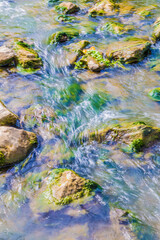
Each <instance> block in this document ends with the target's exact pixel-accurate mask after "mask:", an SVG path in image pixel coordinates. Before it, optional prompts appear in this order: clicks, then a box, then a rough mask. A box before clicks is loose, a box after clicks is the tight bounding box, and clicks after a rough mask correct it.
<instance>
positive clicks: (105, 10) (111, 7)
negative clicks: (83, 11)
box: [89, 0, 118, 17]
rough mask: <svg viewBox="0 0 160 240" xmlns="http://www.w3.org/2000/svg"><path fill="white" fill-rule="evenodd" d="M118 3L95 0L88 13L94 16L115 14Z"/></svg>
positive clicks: (107, 0)
mask: <svg viewBox="0 0 160 240" xmlns="http://www.w3.org/2000/svg"><path fill="white" fill-rule="evenodd" d="M117 9H118V5H117V4H116V3H114V2H113V1H111V0H102V1H100V2H97V3H96V4H95V5H94V6H93V7H92V8H91V9H89V15H90V16H92V17H95V16H110V15H114V14H116V12H117Z"/></svg>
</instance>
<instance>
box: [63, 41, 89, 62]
mask: <svg viewBox="0 0 160 240" xmlns="http://www.w3.org/2000/svg"><path fill="white" fill-rule="evenodd" d="M89 44H90V42H89V41H87V40H82V41H79V42H77V43H71V44H69V45H67V46H65V47H64V49H65V50H66V51H67V53H66V56H67V59H68V60H69V63H70V64H71V65H73V64H74V63H75V62H76V61H77V59H78V57H80V56H81V55H82V54H83V53H82V50H83V49H84V48H85V47H86V46H88V45H89Z"/></svg>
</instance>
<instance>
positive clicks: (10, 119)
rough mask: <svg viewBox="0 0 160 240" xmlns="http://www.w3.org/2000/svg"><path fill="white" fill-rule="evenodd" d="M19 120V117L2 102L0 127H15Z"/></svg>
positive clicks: (0, 104) (0, 103) (0, 105)
mask: <svg viewBox="0 0 160 240" xmlns="http://www.w3.org/2000/svg"><path fill="white" fill-rule="evenodd" d="M17 120H18V116H17V115H15V114H14V113H12V112H11V111H10V110H8V109H7V107H6V106H5V105H4V103H2V102H1V101H0V126H14V125H16V122H17Z"/></svg>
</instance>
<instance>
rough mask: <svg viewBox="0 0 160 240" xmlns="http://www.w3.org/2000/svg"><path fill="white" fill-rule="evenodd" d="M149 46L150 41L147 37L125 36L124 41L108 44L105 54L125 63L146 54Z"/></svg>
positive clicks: (138, 59)
mask: <svg viewBox="0 0 160 240" xmlns="http://www.w3.org/2000/svg"><path fill="white" fill-rule="evenodd" d="M150 46H151V42H150V41H149V40H147V39H141V38H129V39H128V38H127V39H125V40H124V41H119V42H114V43H111V44H109V45H108V46H107V51H106V56H107V57H108V58H109V59H114V60H120V61H121V62H125V63H134V62H139V61H141V60H143V58H144V57H145V56H146V55H147V52H148V51H149V49H150Z"/></svg>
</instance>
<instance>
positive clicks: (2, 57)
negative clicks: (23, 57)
mask: <svg viewBox="0 0 160 240" xmlns="http://www.w3.org/2000/svg"><path fill="white" fill-rule="evenodd" d="M14 61H15V53H14V51H13V50H11V49H10V48H8V47H6V46H2V47H0V67H4V66H9V65H11V64H13V63H14Z"/></svg>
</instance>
